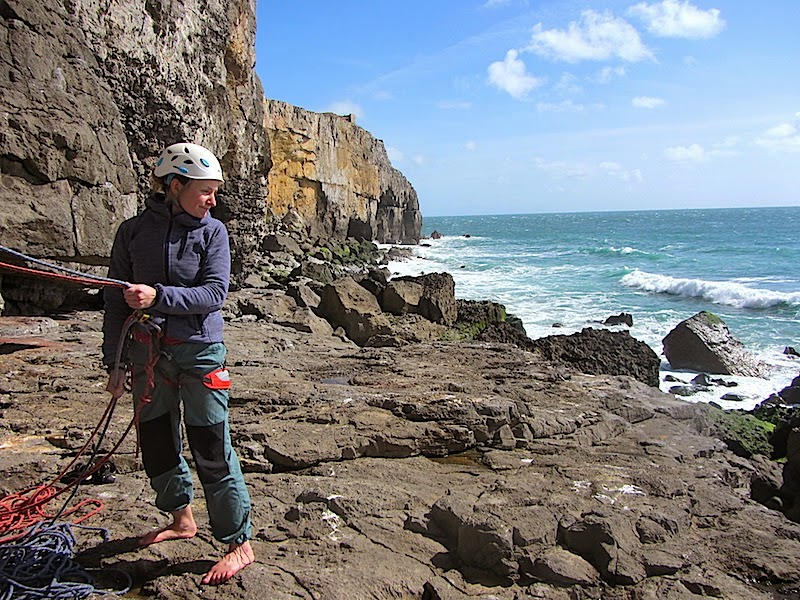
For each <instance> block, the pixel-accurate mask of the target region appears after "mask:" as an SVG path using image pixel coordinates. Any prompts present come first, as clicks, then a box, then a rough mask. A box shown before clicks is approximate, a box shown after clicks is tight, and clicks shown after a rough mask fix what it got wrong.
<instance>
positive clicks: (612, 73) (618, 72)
mask: <svg viewBox="0 0 800 600" xmlns="http://www.w3.org/2000/svg"><path fill="white" fill-rule="evenodd" d="M624 76H625V67H603V68H602V69H600V71H598V73H597V75H596V76H595V78H594V80H595V81H596V82H597V83H602V84H606V83H611V80H612V79H614V77H624Z"/></svg>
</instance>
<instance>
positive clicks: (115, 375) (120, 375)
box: [106, 369, 125, 400]
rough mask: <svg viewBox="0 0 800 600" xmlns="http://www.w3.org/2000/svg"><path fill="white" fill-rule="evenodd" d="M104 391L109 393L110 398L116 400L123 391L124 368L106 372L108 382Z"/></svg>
mask: <svg viewBox="0 0 800 600" xmlns="http://www.w3.org/2000/svg"><path fill="white" fill-rule="evenodd" d="M106 391H107V392H109V393H110V394H111V398H112V399H114V400H116V399H117V398H120V397H122V395H123V394H124V393H125V369H111V371H110V372H109V374H108V384H107V385H106Z"/></svg>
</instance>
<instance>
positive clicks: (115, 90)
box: [0, 0, 270, 271]
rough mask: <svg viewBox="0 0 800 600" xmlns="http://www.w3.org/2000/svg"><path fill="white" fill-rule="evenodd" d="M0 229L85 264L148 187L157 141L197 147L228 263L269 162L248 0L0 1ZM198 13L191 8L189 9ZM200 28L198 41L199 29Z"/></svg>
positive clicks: (249, 235)
mask: <svg viewBox="0 0 800 600" xmlns="http://www.w3.org/2000/svg"><path fill="white" fill-rule="evenodd" d="M3 7H4V10H3V16H4V21H3V24H2V27H3V36H2V44H3V49H2V52H0V56H2V60H3V61H4V64H3V69H2V70H1V71H0V85H2V88H3V91H4V93H3V96H2V99H0V114H2V120H1V121H0V155H2V157H3V159H2V161H0V169H1V170H2V175H0V177H1V178H2V179H1V180H0V183H1V185H0V206H2V217H3V218H2V221H0V223H1V224H0V236H2V238H3V240H4V244H6V245H8V246H10V247H14V248H15V249H17V250H20V251H23V252H26V253H29V254H32V255H34V256H38V257H50V258H55V259H60V260H66V261H74V262H80V263H87V264H97V263H102V262H104V260H105V259H106V257H107V256H108V253H109V251H110V247H111V242H112V240H113V233H114V231H115V229H116V227H117V225H118V224H119V223H120V221H121V220H123V219H125V218H127V217H130V216H132V215H133V214H134V213H135V211H136V206H137V201H141V200H142V199H143V198H144V197H145V196H146V194H147V192H148V191H149V183H148V181H149V173H150V170H151V169H152V166H153V165H152V161H153V160H154V159H155V158H156V157H157V155H158V153H159V152H160V151H161V148H162V147H163V146H164V144H165V143H167V142H169V141H175V140H181V139H188V140H193V141H197V142H199V143H201V144H204V145H206V146H208V147H209V148H210V149H212V150H213V151H214V152H215V153H216V154H217V156H218V157H219V158H220V162H221V163H222V166H223V169H224V171H225V173H226V178H227V181H226V184H225V194H224V195H223V198H222V199H221V202H220V204H221V206H220V208H219V210H218V211H217V212H218V213H219V216H221V217H222V218H223V219H224V220H226V221H228V226H229V228H230V230H231V233H232V239H233V240H234V244H233V245H234V253H235V255H236V267H235V268H236V270H237V271H241V270H242V269H243V263H244V262H245V261H247V260H248V257H249V256H250V255H251V254H252V253H253V252H255V250H256V240H257V239H260V237H261V235H262V230H263V228H264V225H265V223H264V216H263V215H264V208H265V202H266V198H267V188H266V185H265V184H264V179H265V177H266V175H267V172H268V170H269V167H270V162H269V139H268V137H267V134H266V131H265V130H264V129H263V120H264V102H263V90H262V88H261V84H260V83H259V81H258V78H257V77H256V76H255V74H254V72H253V65H254V62H255V54H254V48H253V40H254V36H255V13H254V3H251V2H247V1H244V0H239V1H236V2H232V3H228V2H221V1H217V0H211V2H205V1H203V2H200V1H199V0H188V2H186V3H182V4H181V5H176V4H172V3H166V2H165V3H161V2H155V3H153V2H146V1H144V0H141V1H133V2H126V3H111V4H109V3H103V2H98V1H91V0H90V1H88V2H82V3H70V2H67V3H64V2H56V1H55V0H42V1H41V2H31V1H29V0H10V1H9V2H4V3H3ZM201 15H202V17H201ZM200 40H202V43H201V42H200Z"/></svg>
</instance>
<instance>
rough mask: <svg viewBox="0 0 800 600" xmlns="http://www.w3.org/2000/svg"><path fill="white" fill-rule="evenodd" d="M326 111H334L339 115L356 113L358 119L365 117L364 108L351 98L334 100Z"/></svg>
mask: <svg viewBox="0 0 800 600" xmlns="http://www.w3.org/2000/svg"><path fill="white" fill-rule="evenodd" d="M325 112H332V113H335V114H337V115H343V116H347V115H354V116H355V117H356V119H363V118H364V109H363V108H361V106H359V105H358V104H356V103H355V102H352V101H350V100H341V101H339V102H334V103H333V104H331V105H330V107H329V108H328V110H327V111H325Z"/></svg>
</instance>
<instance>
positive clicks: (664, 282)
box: [620, 269, 800, 308]
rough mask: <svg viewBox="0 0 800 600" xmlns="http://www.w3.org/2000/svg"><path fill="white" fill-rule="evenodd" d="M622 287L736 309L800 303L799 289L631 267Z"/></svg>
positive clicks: (622, 281)
mask: <svg viewBox="0 0 800 600" xmlns="http://www.w3.org/2000/svg"><path fill="white" fill-rule="evenodd" d="M620 283H621V284H622V285H624V286H627V287H631V288H636V289H640V290H643V291H645V292H657V293H663V294H671V295H673V296H683V297H685V298H702V299H704V300H707V301H709V302H713V303H714V304H724V305H727V306H735V307H736V308H771V307H774V306H800V292H776V291H772V290H766V289H760V288H751V287H747V286H745V285H742V284H741V283H735V282H732V281H706V280H703V279H683V278H679V277H670V276H668V275H658V274H656V273H647V272H646V271H640V270H639V269H634V270H633V271H631V272H630V273H628V274H627V275H625V276H624V277H622V279H621V280H620Z"/></svg>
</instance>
